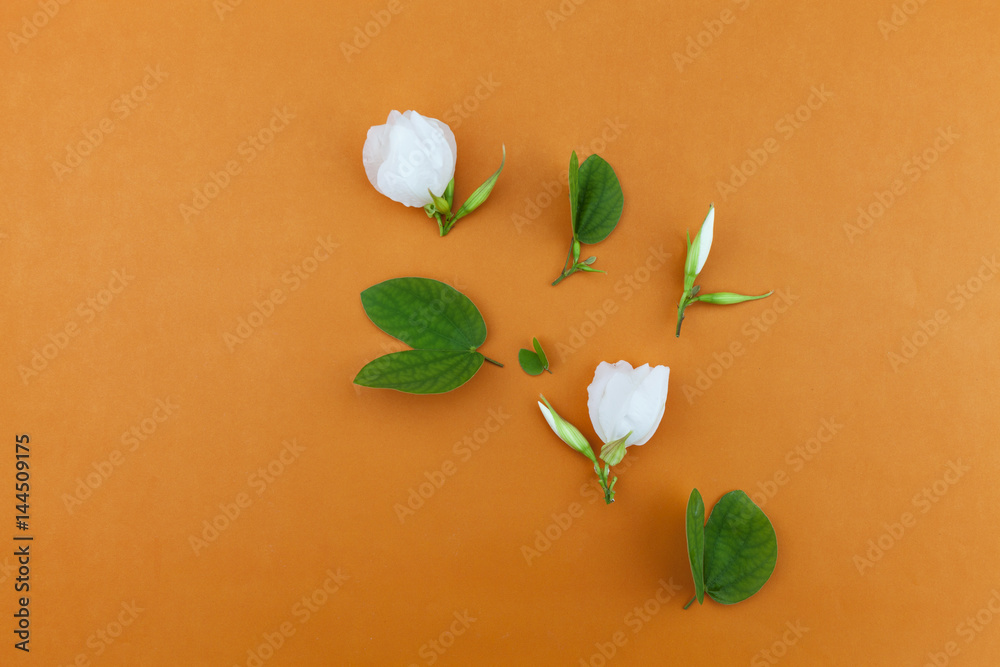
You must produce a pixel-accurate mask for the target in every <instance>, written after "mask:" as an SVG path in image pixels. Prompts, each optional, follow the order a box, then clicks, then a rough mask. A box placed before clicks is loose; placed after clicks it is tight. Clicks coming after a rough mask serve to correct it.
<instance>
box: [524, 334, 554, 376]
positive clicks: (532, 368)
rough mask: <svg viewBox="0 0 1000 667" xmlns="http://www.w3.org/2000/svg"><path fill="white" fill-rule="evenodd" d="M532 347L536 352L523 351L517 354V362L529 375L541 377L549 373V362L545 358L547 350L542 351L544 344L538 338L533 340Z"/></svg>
mask: <svg viewBox="0 0 1000 667" xmlns="http://www.w3.org/2000/svg"><path fill="white" fill-rule="evenodd" d="M531 345H532V347H534V348H535V349H534V350H526V349H523V348H522V349H521V350H519V351H518V353H517V360H518V362H520V364H521V368H522V369H523V370H524V372H525V373H527V374H528V375H541V374H542V373H543V372H544V371H549V373H552V371H551V370H549V360H548V358H547V357H546V356H545V350H543V349H542V344H541V343H539V342H538V339H537V338H532V339H531Z"/></svg>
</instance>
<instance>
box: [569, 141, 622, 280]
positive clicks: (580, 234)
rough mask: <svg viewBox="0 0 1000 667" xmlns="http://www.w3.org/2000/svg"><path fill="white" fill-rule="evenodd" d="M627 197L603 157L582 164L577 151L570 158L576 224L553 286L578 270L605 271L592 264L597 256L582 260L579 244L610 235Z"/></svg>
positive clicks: (572, 211)
mask: <svg viewBox="0 0 1000 667" xmlns="http://www.w3.org/2000/svg"><path fill="white" fill-rule="evenodd" d="M624 205H625V196H624V195H623V194H622V186H621V183H619V182H618V177H617V176H616V175H615V170H614V169H612V168H611V165H610V164H608V163H607V162H606V161H605V160H604V158H602V157H600V156H599V155H591V156H590V157H588V158H587V159H586V160H584V161H583V164H582V165H580V162H579V158H577V156H576V151H573V155H572V156H571V157H570V161H569V211H570V222H571V224H572V227H573V238H572V240H571V241H570V248H569V253H568V254H567V255H566V261H565V263H564V264H563V268H562V272H561V273H560V274H559V277H558V278H556V279H555V280H554V281H553V282H552V285H553V286H555V285H558V284H559V283H561V282H562V281H563V280H564V279H565V278H566V277H568V276H571V275H573V274H574V273H576V272H577V271H587V272H591V273H604V271H601V270H600V269H595V268H593V267H592V266H591V265H592V264H593V263H594V262H595V261H596V260H597V258H596V257H588V258H587V259H585V260H583V261H580V246H581V245H582V244H586V245H594V244H595V243H600V242H601V241H603V240H604V239H606V238H608V235H610V234H611V232H613V231H614V230H615V227H616V226H618V221H619V220H621V217H622V208H623V207H624Z"/></svg>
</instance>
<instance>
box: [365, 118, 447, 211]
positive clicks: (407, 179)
mask: <svg viewBox="0 0 1000 667" xmlns="http://www.w3.org/2000/svg"><path fill="white" fill-rule="evenodd" d="M457 158H458V146H457V144H456V143H455V135H454V133H452V131H451V128H449V127H448V126H447V125H445V124H444V123H442V122H441V121H439V120H437V119H434V118H425V117H424V116H421V115H420V114H418V113H417V112H416V111H407V112H405V113H399V112H398V111H390V112H389V118H388V119H387V120H386V122H385V125H376V126H375V127H372V128H371V129H369V130H368V138H367V139H366V140H365V147H364V150H363V151H362V161H363V162H364V165H365V173H366V174H367V175H368V180H369V181H371V184H372V185H373V186H375V189H376V190H378V191H379V192H381V193H382V194H384V195H385V196H386V197H388V198H389V199H391V200H393V201H397V202H399V203H401V204H405V205H406V206H414V207H421V208H422V207H424V206H427V205H428V204H430V203H432V201H433V200H432V199H431V195H430V193H429V192H428V190H430V191H431V192H433V193H434V194H435V195H437V196H439V197H440V196H441V195H442V194H444V191H445V189H446V188H447V187H448V184H449V183H450V182H451V180H452V179H453V178H454V177H455V161H456V160H457Z"/></svg>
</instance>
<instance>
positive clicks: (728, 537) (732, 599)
mask: <svg viewBox="0 0 1000 667" xmlns="http://www.w3.org/2000/svg"><path fill="white" fill-rule="evenodd" d="M777 559H778V541H777V537H776V536H775V534H774V526H772V525H771V521H770V520H769V519H768V518H767V515H765V514H764V512H763V511H761V509H760V508H759V507H757V505H755V504H754V503H753V501H752V500H750V497H749V496H747V494H746V493H744V492H743V491H731V492H730V493H727V494H726V495H724V496H723V497H722V499H721V500H720V501H719V502H718V503H716V505H715V507H714V508H712V514H711V515H710V516H709V517H708V523H707V524H706V525H705V588H706V591H707V592H708V595H709V597H711V598H712V599H713V600H715V601H716V602H719V603H721V604H735V603H737V602H741V601H743V600H746V599H747V598H748V597H750V596H751V595H753V594H754V593H756V592H757V591H759V590H760V589H761V587H762V586H763V585H764V584H765V583H767V580H768V579H769V578H770V577H771V573H772V572H774V566H775V563H776V562H777Z"/></svg>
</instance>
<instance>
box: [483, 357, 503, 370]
mask: <svg viewBox="0 0 1000 667" xmlns="http://www.w3.org/2000/svg"><path fill="white" fill-rule="evenodd" d="M483 359H485V360H486V361H488V362H490V363H491V364H494V365H496V366H499V367H500V368H503V364H501V363H500V362H499V361H496V360H494V359H490V358H489V357H487V356H486V355H485V354H484V355H483Z"/></svg>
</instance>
